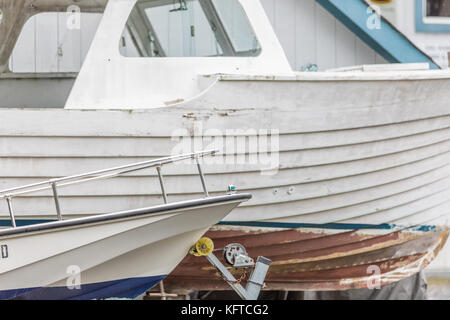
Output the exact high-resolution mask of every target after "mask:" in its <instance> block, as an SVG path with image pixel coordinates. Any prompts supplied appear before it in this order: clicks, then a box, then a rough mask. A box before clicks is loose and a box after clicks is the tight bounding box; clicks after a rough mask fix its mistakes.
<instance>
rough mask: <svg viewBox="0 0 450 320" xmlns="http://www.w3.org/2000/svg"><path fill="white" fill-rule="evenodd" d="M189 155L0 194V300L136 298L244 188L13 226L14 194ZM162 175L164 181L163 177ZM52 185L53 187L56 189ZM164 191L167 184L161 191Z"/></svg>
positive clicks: (227, 209)
mask: <svg viewBox="0 0 450 320" xmlns="http://www.w3.org/2000/svg"><path fill="white" fill-rule="evenodd" d="M191 156H192V155H188V156H187V157H177V158H176V159H174V158H166V159H159V160H152V161H147V162H141V163H139V164H134V165H129V166H125V167H124V166H122V167H121V168H116V169H114V170H111V169H108V170H103V171H101V172H96V173H88V174H83V175H82V176H80V175H78V176H73V177H68V178H62V179H57V180H52V181H49V182H46V183H42V184H34V185H32V186H26V187H21V188H15V189H13V190H7V191H5V192H0V193H1V194H2V195H5V196H6V197H7V199H8V203H9V204H10V206H11V207H10V208H11V219H12V224H13V227H10V228H4V229H2V230H0V246H1V256H0V258H1V259H0V299H33V300H36V299H46V300H48V299H106V298H136V297H137V296H139V295H141V294H142V293H144V292H145V291H146V290H148V289H150V288H152V287H153V286H155V285H156V284H158V283H159V282H160V281H161V280H162V279H163V278H164V277H166V276H167V275H168V274H169V273H170V272H171V271H172V270H173V269H174V268H175V266H176V265H178V264H179V263H180V261H181V260H182V259H183V258H184V257H185V256H186V254H187V253H188V251H189V249H190V248H191V247H192V246H193V245H194V244H195V242H196V241H197V240H198V239H199V238H200V237H201V236H202V235H203V234H204V233H205V232H206V231H207V230H208V229H209V228H210V227H211V226H212V225H214V224H216V223H217V222H219V221H220V220H221V219H223V218H224V217H225V216H226V215H227V214H228V213H229V212H230V211H231V210H233V208H234V207H236V206H237V205H239V204H240V203H241V202H243V201H246V200H247V199H249V197H250V195H248V194H241V195H238V194H233V195H224V196H216V197H204V198H200V199H197V200H190V201H182V202H175V203H166V204H164V205H159V206H153V207H148V208H140V209H135V210H128V211H122V212H115V213H109V214H100V215H94V216H90V217H85V218H77V219H70V220H62V213H61V212H60V208H59V205H58V201H59V197H58V194H57V192H55V201H56V207H57V212H58V217H59V219H60V220H59V221H55V222H48V223H38V224H33V225H29V226H22V227H15V215H14V211H13V210H12V200H11V199H14V196H16V195H18V194H19V193H20V194H23V193H24V192H35V191H36V190H40V189H43V188H46V187H48V188H52V186H56V187H58V189H59V188H61V187H64V186H67V185H68V184H73V183H80V182H87V181H92V180H93V179H102V178H108V177H111V176H116V175H120V174H123V173H129V172H134V171H136V170H142V169H145V168H149V167H158V168H160V166H162V165H163V164H166V163H171V162H173V161H180V160H182V159H183V158H184V159H187V158H190V157H191ZM162 181H163V180H162ZM55 190H56V188H55ZM162 192H163V194H165V193H164V192H165V190H164V188H163V190H162Z"/></svg>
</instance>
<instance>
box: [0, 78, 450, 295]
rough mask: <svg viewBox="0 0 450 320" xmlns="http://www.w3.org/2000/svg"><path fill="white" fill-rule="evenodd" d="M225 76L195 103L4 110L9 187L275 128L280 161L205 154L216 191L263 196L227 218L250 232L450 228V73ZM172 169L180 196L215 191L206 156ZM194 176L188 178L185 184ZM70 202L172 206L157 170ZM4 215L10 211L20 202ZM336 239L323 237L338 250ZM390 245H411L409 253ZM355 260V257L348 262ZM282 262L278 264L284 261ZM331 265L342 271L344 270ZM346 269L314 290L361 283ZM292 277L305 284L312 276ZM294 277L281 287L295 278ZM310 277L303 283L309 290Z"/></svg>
mask: <svg viewBox="0 0 450 320" xmlns="http://www.w3.org/2000/svg"><path fill="white" fill-rule="evenodd" d="M211 81H212V80H211ZM214 81H215V82H214ZM214 81H213V84H212V85H211V86H210V87H209V88H208V90H206V91H205V92H203V93H202V94H201V95H199V96H197V97H196V98H195V99H193V100H190V101H186V102H183V103H178V104H175V105H172V106H170V107H165V108H155V109H144V110H134V111H126V110H67V109H60V110H57V109H52V110H50V109H28V110H27V109H1V110H0V119H2V121H3V123H2V126H0V155H1V156H2V161H1V168H0V177H1V180H0V184H1V185H2V188H8V187H10V186H15V185H17V184H18V182H19V180H20V181H24V180H26V182H30V183H32V182H35V181H40V180H43V179H44V178H48V177H53V176H65V175H70V174H73V173H77V172H80V171H83V170H88V169H89V170H96V169H99V168H102V167H105V166H115V165H120V164H124V163H128V162H130V161H132V160H139V159H143V158H149V157H161V156H166V155H167V150H172V151H173V152H174V153H186V152H192V151H193V150H192V149H189V150H185V149H183V145H182V143H181V142H182V138H187V139H188V140H189V139H191V138H193V140H194V141H195V140H196V139H199V138H200V143H199V144H193V145H194V147H195V149H197V150H200V149H210V148H214V147H216V146H215V145H214V143H213V142H212V140H211V138H213V137H219V138H220V137H221V136H223V135H226V134H228V135H229V137H231V138H233V139H235V141H237V140H238V139H239V138H242V137H244V138H245V139H247V141H248V140H251V138H252V137H255V136H258V135H260V134H261V130H263V131H264V130H265V129H267V130H272V129H275V130H277V131H278V134H277V135H275V136H276V137H278V145H277V146H278V148H276V149H275V150H274V152H273V153H272V155H273V157H268V159H269V160H275V161H274V162H273V163H271V162H270V161H269V162H266V163H263V162H262V161H259V160H261V158H259V160H258V161H256V162H248V161H246V160H245V159H247V158H248V157H249V155H250V152H249V151H248V149H246V150H244V151H239V150H236V149H229V150H228V149H227V150H225V151H223V152H224V156H220V155H219V156H216V157H215V158H214V161H213V162H212V163H204V165H203V170H204V172H205V174H206V184H207V186H208V190H209V191H210V194H211V195H215V194H219V193H221V192H223V191H224V186H227V185H235V186H236V187H237V189H238V190H239V191H242V192H249V193H251V194H252V195H253V198H252V200H250V201H248V202H247V203H245V204H243V205H242V206H240V207H239V208H237V209H236V210H233V212H232V213H231V214H230V215H228V216H227V217H226V218H225V219H224V222H229V223H234V225H237V226H238V227H239V228H241V229H242V230H244V231H246V230H248V229H247V227H246V225H245V224H247V226H251V223H269V224H270V223H271V224H282V225H284V226H286V227H287V228H288V229H298V228H302V226H301V225H303V227H304V226H306V228H309V227H311V226H312V227H314V226H316V229H320V228H318V227H317V226H320V225H323V224H343V225H350V226H351V227H349V228H348V230H350V231H352V230H354V229H365V227H366V226H370V227H374V226H383V225H395V226H400V228H401V226H405V227H411V226H428V225H431V226H443V227H445V226H447V225H448V221H446V219H447V218H446V217H448V214H449V213H450V201H449V200H450V198H449V193H448V190H449V189H450V164H449V163H450V110H449V108H448V98H447V96H448V92H450V78H449V77H448V74H445V75H444V74H443V73H436V74H435V73H431V72H424V73H420V72H418V73H412V72H411V73H410V74H404V73H402V74H394V75H392V74H391V73H389V74H387V75H384V74H382V73H381V74H364V73H361V74H357V75H355V74H344V75H336V74H334V75H333V74H320V73H318V74H317V75H310V74H308V75H302V76H300V75H299V76H296V77H287V78H282V77H280V78H276V77H270V78H264V77H260V78H258V77H243V76H240V77H235V78H233V77H231V76H218V77H217V78H216V79H215V80H214ZM230 92H232V93H233V94H230ZM360 93H363V95H362V96H361V95H360ZM203 138H204V139H203ZM189 146H190V147H191V144H189ZM217 147H218V146H217ZM180 149H181V150H180ZM236 154H237V155H238V156H239V157H240V158H239V157H236V156H235V155H236ZM228 159H231V161H226V160H228ZM242 159H243V161H241V160H242ZM273 164H274V166H272V165H273ZM268 166H269V169H273V170H272V171H273V172H272V173H271V171H270V170H268V171H267V170H266V169H268ZM164 177H165V185H166V190H167V192H168V197H169V200H170V201H179V200H183V199H186V198H198V197H199V196H201V195H202V192H203V190H202V186H201V183H200V181H199V178H198V176H197V168H196V166H195V164H194V163H190V164H182V165H177V166H173V167H171V168H170V169H167V170H165V171H164ZM180 179H182V180H183V181H185V183H183V184H181V183H179V181H180ZM60 197H61V200H60V202H61V208H62V211H63V214H64V216H65V217H66V216H67V217H78V216H80V215H83V214H84V213H86V212H89V213H99V212H102V211H103V212H104V211H105V210H107V211H113V210H120V209H123V208H125V207H130V206H132V207H144V206H149V205H155V204H160V203H162V201H163V199H162V198H161V196H160V184H159V181H158V178H157V175H156V174H155V173H154V172H153V171H152V172H143V173H141V174H135V175H128V176H124V177H122V178H120V179H111V180H110V181H108V183H107V185H105V187H102V188H99V187H97V186H96V185H95V184H92V185H86V186H84V187H83V188H77V187H73V188H72V187H71V188H68V189H65V190H63V191H62V192H61V195H60ZM14 205H15V211H16V215H17V218H18V219H20V218H22V219H48V218H49V217H51V216H53V212H54V203H53V201H52V197H51V194H44V193H42V194H38V195H36V196H33V197H22V198H17V199H15V204H14ZM0 210H1V214H2V215H3V217H5V218H6V217H7V216H8V211H7V207H6V204H5V206H4V207H3V208H0ZM439 219H442V221H439V222H433V221H436V220H439ZM5 221H6V220H5ZM290 224H293V225H294V226H293V227H292V226H290ZM298 225H300V226H298ZM353 226H356V227H353ZM359 226H361V227H359ZM341 231H342V230H341ZM286 232H287V231H286ZM327 232H329V230H327ZM361 232H362V231H361ZM291 233H292V232H291ZM300 233H301V232H300ZM263 234H264V233H263ZM283 234H284V233H280V235H283ZM326 234H327V233H326ZM343 235H345V233H344V234H343ZM273 236H274V239H273V240H272V239H271V238H270V237H267V238H266V239H265V240H264V241H265V242H266V243H267V244H271V245H274V246H275V247H274V248H277V250H281V248H279V247H277V244H278V240H277V237H278V235H277V234H273ZM238 239H239V237H238ZM331 239H332V238H327V237H325V238H323V239H322V240H321V241H324V242H325V243H329V244H330V245H332V240H331ZM244 240H245V239H244ZM233 242H234V241H233ZM242 242H243V244H246V243H245V241H242ZM292 246H293V247H294V248H295V250H298V254H300V253H301V252H302V251H301V250H302V247H301V246H298V247H296V246H295V244H292ZM387 247H388V248H397V249H398V250H399V252H401V248H402V247H401V246H400V247H395V246H392V247H389V246H387ZM431 247H432V245H430V248H431ZM250 248H251V246H250ZM342 248H343V249H345V248H347V247H342ZM251 250H253V249H251ZM295 250H294V251H295ZM349 250H350V249H349ZM390 250H391V249H390ZM392 250H393V249H392ZM392 250H391V251H392ZM382 251H383V250H382ZM385 251H386V252H389V253H390V252H391V251H388V250H387V249H385ZM260 252H261V253H259V252H256V253H257V254H262V255H267V256H269V257H271V256H273V252H272V251H269V252H264V250H261V251H260ZM424 252H425V251H424ZM250 253H251V254H253V251H250ZM406 256H407V257H409V256H411V257H414V254H412V253H411V254H408V255H406ZM294 257H295V255H294ZM355 257H356V258H357V257H358V256H352V255H349V256H348V261H347V263H348V265H352V264H353V263H352V259H353V258H355ZM381 258H382V259H386V257H385V256H383V255H382V256H381ZM381 258H380V259H381ZM273 259H274V266H276V265H277V263H278V260H277V259H278V257H277V256H274V257H273ZM280 259H281V260H280V261H284V260H283V259H284V258H283V257H282V256H280ZM408 259H410V258H408ZM356 261H359V260H355V263H356ZM358 263H359V262H358ZM393 265H394V266H397V265H398V264H395V263H394V264H393ZM420 265H421V266H422V267H424V266H425V263H421V264H420ZM400 266H401V265H400ZM343 268H344V267H342V269H343ZM400 269H401V268H400ZM418 269H420V268H418ZM418 269H417V270H418ZM343 270H344V269H343ZM282 271H283V269H282V268H281V269H280V272H281V274H282V273H283V272H282ZM311 272H312V271H311ZM322 273H324V274H330V275H331V274H332V272H331V271H330V270H326V271H322ZM286 274H288V272H287V271H286ZM337 274H339V273H337ZM337 274H335V278H333V279H332V280H330V281H328V282H324V281H319V280H320V279H317V282H315V283H312V284H308V286H306V288H311V289H313V288H319V287H320V288H322V289H326V288H327V287H328V288H329V289H335V288H337V287H341V288H348V287H352V286H354V287H356V286H357V285H356V284H352V285H348V286H347V285H345V286H344V285H343V286H340V285H337V283H339V281H340V280H343V279H340V278H339V277H338V276H337ZM291 275H292V276H295V277H297V276H298V277H299V279H303V278H302V277H303V275H304V274H302V273H301V272H298V273H295V272H294V273H292V274H291ZM286 277H287V275H286ZM324 277H325V278H326V275H325V276H324ZM269 279H270V276H269ZM280 279H281V280H283V277H280ZM183 281H184V280H183ZM356 282H357V281H356V280H355V283H356ZM186 283H187V282H186ZM274 283H275V282H274ZM281 283H282V285H280V286H279V287H282V286H284V285H287V284H288V283H295V281H293V282H289V281H286V282H285V283H283V282H281ZM299 283H300V282H297V284H295V285H293V287H294V288H298V289H301V288H305V286H302V285H300V284H299ZM190 286H191V284H190V283H189V285H188V286H187V287H186V289H190V288H191V287H190ZM360 286H362V285H360ZM192 287H195V286H192ZM279 287H278V288H279ZM271 288H272V287H271ZM286 288H287V287H286Z"/></svg>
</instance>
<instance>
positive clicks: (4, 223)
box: [0, 219, 56, 227]
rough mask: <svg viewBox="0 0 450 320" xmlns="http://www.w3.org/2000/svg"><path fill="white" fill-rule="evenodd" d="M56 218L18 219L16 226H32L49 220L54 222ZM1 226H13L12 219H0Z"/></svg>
mask: <svg viewBox="0 0 450 320" xmlns="http://www.w3.org/2000/svg"><path fill="white" fill-rule="evenodd" d="M54 221H56V220H55V219H19V220H16V226H18V227H23V226H31V225H33V224H40V223H47V222H54ZM0 227H12V225H11V220H9V219H0Z"/></svg>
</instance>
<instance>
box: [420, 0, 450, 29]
mask: <svg viewBox="0 0 450 320" xmlns="http://www.w3.org/2000/svg"><path fill="white" fill-rule="evenodd" d="M416 31H418V32H450V0H416Z"/></svg>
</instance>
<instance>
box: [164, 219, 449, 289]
mask: <svg viewBox="0 0 450 320" xmlns="http://www.w3.org/2000/svg"><path fill="white" fill-rule="evenodd" d="M395 229H397V230H395ZM418 229H420V230H418ZM425 230H426V231H425ZM207 236H209V237H211V238H212V239H214V241H215V244H216V247H217V250H216V256H219V255H221V250H220V248H223V247H224V246H225V245H227V244H229V243H234V242H238V243H241V244H244V245H245V247H246V248H247V249H248V252H249V254H250V255H251V256H252V257H256V256H259V255H263V256H265V257H268V258H270V259H271V260H273V263H272V264H271V266H270V269H269V273H268V276H267V278H266V285H267V287H266V288H265V290H280V291H284V290H289V291H309V290H310V291H326V290H348V289H360V288H377V287H378V288H379V287H381V286H383V285H386V284H390V283H393V282H396V281H399V280H402V279H404V278H407V277H409V276H411V275H413V274H415V273H417V272H419V271H421V270H422V269H423V268H425V267H426V266H427V265H428V264H429V263H430V262H431V261H432V260H433V259H434V257H435V256H436V255H437V254H438V253H439V251H440V250H441V249H442V247H443V246H444V244H445V243H446V240H447V237H448V231H447V229H439V228H407V229H403V230H402V229H399V228H393V229H392V230H390V232H389V233H376V234H374V233H372V234H368V233H365V230H349V231H338V232H331V233H330V230H329V229H322V230H321V229H316V230H314V229H304V228H300V229H285V230H277V231H274V230H271V228H255V227H242V226H241V227H240V228H237V227H236V226H235V227H229V226H216V227H214V228H213V229H212V230H210V231H209V232H208V233H207ZM222 261H223V262H224V260H223V259H222ZM234 273H235V277H236V278H237V279H240V278H241V277H242V275H243V272H242V271H238V270H234ZM247 278H248V277H247ZM245 280H246V278H245V277H244V278H243V282H244V283H245ZM164 285H165V288H166V289H168V290H171V291H172V292H184V291H185V289H186V288H190V289H191V290H195V291H197V290H198V291H210V290H228V289H229V288H227V286H228V285H227V284H226V283H225V282H224V281H223V279H222V277H221V276H220V274H219V273H218V272H217V270H215V269H214V268H212V267H211V265H209V263H208V262H207V261H206V259H199V258H195V257H191V256H189V257H186V258H185V259H184V260H183V262H182V263H181V264H180V265H179V266H178V267H177V268H176V269H175V270H174V271H173V272H172V273H171V274H170V275H169V276H168V277H167V278H166V279H165V280H164Z"/></svg>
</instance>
